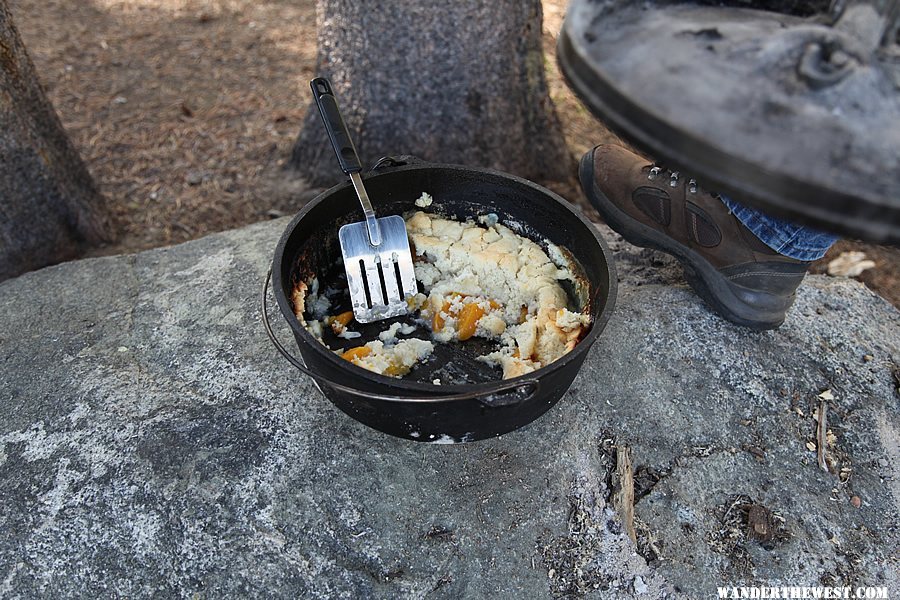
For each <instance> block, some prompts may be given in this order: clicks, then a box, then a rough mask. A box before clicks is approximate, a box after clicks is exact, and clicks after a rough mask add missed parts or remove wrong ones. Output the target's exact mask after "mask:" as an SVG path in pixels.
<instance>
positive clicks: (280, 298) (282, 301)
mask: <svg viewBox="0 0 900 600" xmlns="http://www.w3.org/2000/svg"><path fill="white" fill-rule="evenodd" d="M424 169H428V170H431V169H454V170H457V171H459V170H465V171H469V172H470V173H473V174H477V175H493V176H496V177H500V178H502V179H507V180H509V181H512V182H515V183H518V184H520V185H524V186H526V187H530V188H532V189H534V190H536V191H539V192H541V193H542V194H544V195H545V196H547V197H549V198H551V199H553V200H554V201H555V202H556V204H557V205H558V207H559V208H561V209H564V210H566V211H568V212H569V213H571V214H572V215H574V216H575V217H576V218H577V219H578V220H579V221H581V223H582V225H584V227H585V228H586V229H587V230H588V231H589V232H590V234H591V235H592V236H593V238H594V241H595V242H596V243H597V245H598V246H599V247H600V248H601V250H602V253H603V257H604V259H605V260H606V268H607V269H608V271H609V289H608V290H607V293H606V299H605V305H604V307H603V309H602V310H601V311H600V312H599V314H598V315H597V318H596V319H593V320H592V322H591V330H590V331H589V332H588V334H587V335H586V336H585V337H584V338H583V339H582V340H581V341H580V342H578V344H577V345H576V346H575V348H574V349H573V350H572V351H571V352H568V353H567V354H565V355H563V356H562V357H560V358H558V359H557V360H555V361H553V362H552V363H550V364H549V365H547V366H544V367H541V368H540V369H537V370H536V371H532V372H531V373H527V374H525V375H520V376H518V377H513V378H511V379H498V380H496V381H491V382H483V383H467V384H447V385H429V384H427V383H420V382H416V381H405V380H403V379H398V378H394V377H388V376H387V375H381V374H379V373H374V372H372V371H369V370H368V369H364V368H362V367H360V366H357V365H354V364H353V363H350V362H348V361H346V360H343V359H341V358H339V357H338V356H337V355H336V354H335V353H334V352H332V351H330V350H328V348H326V347H325V346H324V345H323V344H322V343H321V342H320V341H319V340H317V339H316V338H315V337H313V335H312V334H311V333H309V332H308V331H307V330H306V328H305V327H303V325H302V324H301V323H300V321H299V319H297V316H296V315H295V314H294V311H293V308H292V307H291V303H290V301H289V300H288V298H287V296H286V295H285V293H284V291H283V285H282V283H283V282H282V276H281V265H282V263H283V261H284V259H285V256H284V251H285V248H286V246H287V242H288V239H289V238H290V236H291V234H292V233H293V231H294V229H295V228H296V227H297V225H298V224H299V223H300V221H302V220H303V218H304V217H306V215H307V214H309V213H310V212H311V211H312V210H313V209H315V208H316V207H317V206H318V205H319V204H320V203H321V202H323V201H325V199H326V198H328V197H330V196H331V195H333V194H334V193H335V192H337V191H338V190H341V189H344V188H348V187H351V184H350V182H349V181H346V182H343V183H339V184H337V185H335V186H332V187H331V188H328V189H327V190H325V191H323V192H321V193H320V194H318V195H317V196H316V197H315V198H313V199H312V200H310V201H309V202H308V203H307V204H306V205H305V206H304V207H303V208H302V209H301V210H300V212H298V213H297V214H296V215H295V216H294V218H293V219H291V221H290V223H288V225H287V227H286V228H285V230H284V232H283V233H282V234H281V238H280V239H279V240H278V245H277V246H276V247H275V256H274V258H273V262H272V288H273V290H272V291H273V292H274V294H275V301H276V302H277V303H278V308H279V309H280V310H281V314H282V316H283V317H284V318H285V319H286V320H287V322H288V325H289V326H290V328H291V331H292V332H293V333H294V335H295V336H296V335H299V336H300V338H301V339H302V340H303V341H304V342H305V343H306V345H307V346H308V347H309V348H310V349H312V351H314V352H316V353H318V354H319V355H321V356H323V357H324V358H325V360H327V361H328V362H330V363H331V364H333V365H334V366H335V367H337V368H339V369H347V370H348V371H349V372H350V373H355V374H357V375H359V376H361V377H363V378H366V379H370V380H372V381H373V383H378V384H381V385H384V386H388V387H391V388H394V389H396V390H397V392H398V396H397V398H396V401H397V402H409V401H414V400H412V399H410V398H404V397H403V396H402V395H399V394H402V393H404V392H405V393H410V394H417V395H446V394H454V393H459V394H464V393H468V392H482V393H484V394H486V395H487V394H490V393H492V391H493V390H494V388H496V387H499V386H501V385H502V386H504V387H508V386H513V385H514V384H515V383H517V382H521V383H522V384H527V383H528V381H531V380H534V379H538V380H539V379H540V378H541V377H542V376H544V375H546V374H548V373H552V372H554V371H557V370H559V369H562V368H564V367H565V366H566V365H567V364H569V363H570V362H571V361H573V360H575V359H577V358H578V357H579V356H580V355H581V354H584V353H587V352H588V351H589V350H590V349H591V347H592V346H593V345H594V342H596V340H597V338H598V337H599V336H600V334H601V333H602V332H603V330H604V329H605V328H606V325H607V323H608V322H609V319H610V317H611V316H612V312H613V309H614V308H615V303H616V295H617V288H618V279H617V276H616V267H615V264H614V263H613V258H612V253H611V252H610V250H609V248H608V247H607V245H606V242H604V241H603V238H602V237H600V233H599V232H598V231H597V228H596V227H594V225H593V224H592V223H591V222H590V221H589V220H588V219H586V218H585V217H584V215H583V214H581V212H580V211H578V210H576V209H575V208H574V206H573V205H572V204H571V203H570V202H568V201H567V200H565V199H564V198H562V197H561V196H559V195H558V194H556V193H555V192H553V191H551V190H549V189H547V188H545V187H543V186H541V185H538V184H536V183H534V182H532V181H529V180H528V179H524V178H522V177H518V176H516V175H511V174H509V173H504V172H502V171H497V170H494V169H485V168H477V167H469V166H466V165H457V164H450V163H424V162H423V163H417V164H410V165H403V166H397V167H390V168H385V169H383V170H380V171H375V172H370V173H368V174H366V175H365V178H366V179H369V178H372V179H374V178H376V177H379V176H382V175H390V174H394V173H398V172H402V171H414V170H424ZM576 258H577V257H576ZM601 293H602V290H595V291H592V294H591V306H593V303H594V302H595V301H596V300H597V297H598V296H601ZM351 387H356V386H351ZM359 391H361V392H364V391H365V390H359Z"/></svg>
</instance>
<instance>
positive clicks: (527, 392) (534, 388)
mask: <svg viewBox="0 0 900 600" xmlns="http://www.w3.org/2000/svg"><path fill="white" fill-rule="evenodd" d="M271 280H272V269H271V268H269V270H268V272H267V273H266V280H265V281H264V282H263V288H262V297H261V300H260V312H261V313H262V321H263V327H265V330H266V334H267V335H268V336H269V340H270V341H271V342H272V345H274V346H275V349H276V350H278V352H279V353H280V354H281V355H282V356H283V357H284V358H285V359H286V360H287V361H288V362H289V363H291V365H293V366H294V367H296V368H297V369H298V370H299V371H300V372H301V373H304V374H306V375H309V376H310V377H312V378H313V379H315V380H316V381H317V382H318V383H320V384H322V385H325V386H328V387H330V388H332V389H335V390H338V391H341V392H344V393H346V394H350V395H352V396H357V397H360V398H364V399H367V400H384V401H386V402H398V401H399V402H445V401H447V400H478V401H479V402H481V403H483V404H485V405H487V406H498V407H499V406H511V405H514V404H521V403H522V402H527V401H528V400H531V399H532V398H534V397H535V396H536V395H537V394H538V392H539V391H540V389H541V384H540V382H539V381H538V380H537V379H526V380H525V381H520V382H515V383H513V382H510V383H506V384H502V385H499V386H497V387H494V388H490V389H487V390H483V391H477V392H465V393H462V394H448V395H444V396H389V395H387V394H373V393H371V392H361V391H359V390H356V389H353V388H351V387H347V386H346V385H343V384H341V383H338V382H336V381H333V380H331V379H328V378H327V377H325V376H323V375H321V374H320V373H314V372H313V371H311V370H310V369H309V368H308V367H307V366H306V365H305V364H303V362H302V361H301V360H300V359H298V358H297V357H296V356H294V355H293V354H291V353H290V352H289V351H288V349H287V348H285V347H284V345H283V344H282V343H281V342H280V341H279V340H278V338H277V337H275V331H274V330H273V329H272V323H271V322H270V321H269V305H268V300H267V296H268V292H269V282H270V281H271ZM510 391H512V392H519V393H520V394H522V395H523V397H522V398H521V399H518V398H514V399H513V400H512V401H509V400H505V399H503V398H502V396H501V394H502V393H503V392H510Z"/></svg>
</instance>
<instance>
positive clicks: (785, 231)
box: [721, 196, 840, 261]
mask: <svg viewBox="0 0 900 600" xmlns="http://www.w3.org/2000/svg"><path fill="white" fill-rule="evenodd" d="M721 198H722V202H724V203H725V206H727V207H728V210H730V211H731V213H732V214H733V215H734V216H735V217H737V219H738V221H740V222H741V223H743V224H744V227H746V228H747V229H749V230H750V231H751V232H753V235H755V236H756V237H758V238H759V239H760V240H762V242H763V243H764V244H765V245H767V246H768V247H769V248H771V249H772V250H774V251H775V252H778V253H779V254H783V255H784V256H788V257H790V258H793V259H795V260H803V261H810V260H817V259H819V258H822V257H823V256H825V253H826V252H827V251H828V249H829V248H831V245H832V244H833V243H835V242H836V241H837V240H838V239H840V238H839V236H836V235H832V234H830V233H825V232H824V231H819V230H818V229H813V228H812V227H806V226H805V225H795V224H794V223H790V222H788V221H783V220H781V219H776V218H775V217H770V216H769V215H767V214H765V213H761V212H759V211H758V210H756V209H755V208H749V207H747V206H744V205H742V204H738V203H737V202H735V201H734V200H732V199H731V198H728V197H727V196H722V197H721Z"/></svg>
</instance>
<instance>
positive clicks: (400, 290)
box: [309, 77, 418, 323]
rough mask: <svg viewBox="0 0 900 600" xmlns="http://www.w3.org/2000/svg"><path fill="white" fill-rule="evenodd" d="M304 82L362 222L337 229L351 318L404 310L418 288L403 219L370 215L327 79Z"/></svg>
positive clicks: (357, 165)
mask: <svg viewBox="0 0 900 600" xmlns="http://www.w3.org/2000/svg"><path fill="white" fill-rule="evenodd" d="M309 86H310V87H311V88H312V91H313V97H314V98H315V99H316V106H318V107H319V114H320V115H321V116H322V121H323V122H324V123H325V130H326V131H327V132H328V138H329V139H330V140H331V145H332V146H333V147H334V153H335V154H336V155H337V158H338V162H339V163H340V164H341V170H343V171H344V173H346V174H347V175H349V176H350V181H352V182H353V187H354V189H355V190H356V195H357V196H358V197H359V203H360V204H361V205H362V209H363V214H364V215H365V217H366V220H365V221H364V222H361V223H349V224H347V225H344V226H343V227H341V229H340V231H339V232H338V238H339V239H340V242H341V254H343V256H344V268H345V269H346V271H347V285H348V286H349V288H350V301H351V303H352V305H353V316H354V317H355V318H356V320H357V321H359V322H360V323H371V322H372V321H380V320H382V319H388V318H390V317H396V316H398V315H403V314H406V313H407V311H408V310H409V306H408V304H407V302H406V299H407V298H408V297H409V296H412V295H415V294H416V293H417V292H418V287H417V286H416V275H415V272H414V271H413V259H412V253H411V252H410V251H409V238H408V237H407V236H406V223H404V221H403V218H402V217H400V216H396V215H395V216H390V217H381V218H376V217H375V211H374V210H373V209H372V203H371V201H369V194H368V193H366V188H365V186H363V181H362V177H361V176H360V172H361V171H362V164H361V163H360V162H359V156H358V155H357V154H356V146H354V145H353V140H351V139H350V132H349V131H347V125H346V124H345V123H344V119H343V117H341V112H340V110H338V105H337V100H336V99H335V97H334V94H333V93H332V90H331V83H330V82H329V81H328V80H327V79H325V78H323V77H317V78H315V79H313V80H312V81H310V82H309Z"/></svg>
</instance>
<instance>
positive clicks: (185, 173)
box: [11, 0, 900, 307]
mask: <svg viewBox="0 0 900 600" xmlns="http://www.w3.org/2000/svg"><path fill="white" fill-rule="evenodd" d="M736 2H737V3H738V4H741V5H743V4H747V3H745V2H743V1H742V0H736ZM794 4H797V5H798V6H799V5H801V4H802V5H806V4H811V3H809V2H802V1H798V2H795V3H794ZM566 5H567V2H566V1H565V0H545V2H544V51H545V54H546V57H545V67H546V70H547V79H548V86H549V90H550V96H551V98H552V99H553V101H554V103H555V105H556V109H557V112H558V114H559V117H560V120H561V122H562V125H563V130H564V134H565V137H566V140H567V143H568V145H569V148H570V150H571V152H572V154H573V155H574V156H575V157H576V158H578V157H580V156H581V155H582V154H583V153H584V152H586V151H588V150H589V149H590V148H592V147H593V146H595V145H596V144H600V143H610V142H613V143H621V142H620V141H619V140H618V138H617V137H616V136H615V135H614V134H612V133H611V132H610V131H609V130H607V129H606V128H605V127H604V126H603V125H602V124H601V123H600V122H599V121H597V120H596V119H595V118H594V117H593V116H592V115H591V114H590V112H588V110H587V109H586V108H585V107H584V105H582V104H581V102H580V101H579V100H578V99H577V98H576V97H575V96H574V94H572V92H571V91H570V90H569V88H568V87H567V86H566V84H565V80H564V79H563V77H562V74H561V73H560V71H559V68H558V66H557V63H556V35H557V33H558V32H559V30H560V28H561V27H562V21H563V17H564V15H565V9H566ZM11 6H12V10H13V13H14V16H15V18H16V20H17V24H18V27H19V29H20V31H21V33H22V36H23V38H24V40H25V43H26V46H27V47H28V50H29V52H30V54H31V57H32V59H33V60H34V62H35V65H36V66H37V69H38V73H39V74H40V77H41V80H42V82H43V84H44V86H45V88H46V89H47V91H48V95H49V96H50V100H51V101H52V102H53V105H54V106H55V107H56V109H57V111H58V112H59V114H60V117H61V118H62V121H63V123H64V125H65V127H66V129H67V130H68V132H69V134H70V135H71V137H72V140H73V142H74V144H75V147H76V148H77V149H78V150H79V152H80V153H81V155H82V157H83V158H84V159H85V162H86V163H87V165H88V168H89V169H90V171H91V173H92V174H93V175H94V178H95V179H96V181H97V182H98V184H99V185H100V187H101V189H102V190H103V192H104V194H106V196H107V197H108V199H109V200H110V204H111V207H112V211H113V217H114V221H115V224H116V228H117V231H118V241H117V243H116V244H114V245H111V246H108V247H105V248H101V249H98V250H95V251H94V252H93V254H115V253H122V252H133V251H137V250H142V249H146V248H151V247H155V246H161V245H167V244H173V243H178V242H182V241H186V240H189V239H193V238H197V237H200V236H203V235H206V234H208V233H211V232H215V231H221V230H225V229H231V228H234V227H239V226H242V225H245V224H248V223H253V222H256V221H259V220H263V219H266V218H271V217H277V216H281V215H285V214H292V213H294V212H295V211H296V210H297V209H298V208H299V207H300V206H302V205H303V203H304V202H305V201H307V200H308V199H309V198H311V197H312V195H313V194H314V193H315V190H309V189H308V188H307V186H306V185H305V184H304V182H303V181H300V180H295V179H291V177H290V175H289V172H287V171H284V170H283V169H282V168H281V165H282V164H283V162H284V161H285V160H286V159H287V158H288V156H289V155H290V149H291V145H292V143H293V141H294V138H295V136H296V135H297V133H298V132H299V131H300V126H301V123H302V118H303V115H304V113H305V111H306V106H307V101H306V97H307V87H306V86H307V81H308V80H309V79H310V78H311V77H312V76H313V74H314V68H315V58H316V35H315V34H316V15H315V2H314V0H294V1H291V2H287V1H285V0H263V1H254V0H83V1H80V2H71V1H67V0H12V3H11ZM552 187H553V188H554V191H557V192H559V193H560V194H562V195H563V196H565V197H567V198H570V199H572V200H574V201H576V202H579V203H581V204H583V205H585V206H586V200H585V198H584V196H583V194H582V193H581V190H580V189H579V188H578V186H577V182H576V181H575V178H574V173H573V178H572V180H571V181H570V182H568V183H564V184H555V185H553V186H552ZM591 212H592V211H591V210H590V209H588V213H589V214H591ZM848 248H852V249H861V250H862V251H864V252H866V254H867V255H868V256H869V257H870V258H872V259H873V260H875V261H876V263H877V264H876V267H875V268H874V269H871V270H868V271H865V272H864V273H863V274H862V275H861V276H860V277H859V279H860V280H861V281H863V282H865V283H866V285H868V286H869V287H870V288H872V289H873V290H875V291H876V292H878V293H880V294H881V295H882V296H884V297H885V298H887V299H888V300H889V301H890V302H892V303H893V304H894V305H895V306H898V307H900V285H898V279H900V260H898V258H900V251H898V250H897V249H895V248H883V247H878V246H872V245H867V244H861V243H858V242H840V243H839V244H838V245H836V247H835V248H833V249H832V251H831V252H830V253H829V257H830V258H831V257H834V256H837V255H838V254H839V253H840V252H842V251H844V250H846V249H848ZM824 264H825V263H822V262H820V263H817V265H815V266H814V272H823V271H824Z"/></svg>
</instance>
